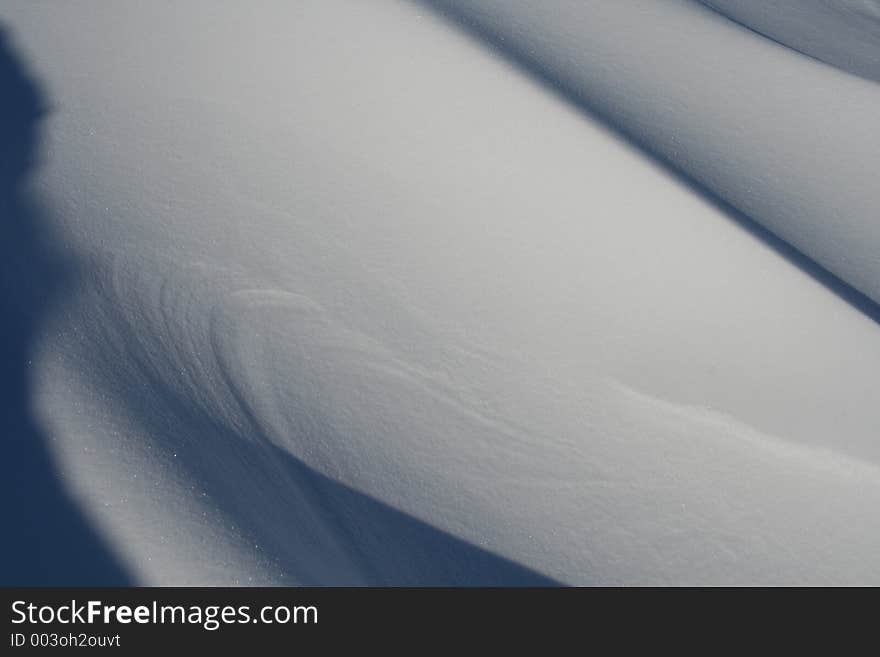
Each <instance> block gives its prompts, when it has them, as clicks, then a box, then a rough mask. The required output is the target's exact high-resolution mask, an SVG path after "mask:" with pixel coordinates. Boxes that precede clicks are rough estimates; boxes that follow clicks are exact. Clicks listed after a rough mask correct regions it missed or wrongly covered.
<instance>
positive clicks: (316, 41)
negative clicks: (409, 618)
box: [2, 0, 880, 584]
mask: <svg viewBox="0 0 880 657" xmlns="http://www.w3.org/2000/svg"><path fill="white" fill-rule="evenodd" d="M438 4H439V3H438ZM443 4H444V5H446V7H445V9H447V10H448V12H451V13H446V14H445V15H444V16H441V15H440V14H438V13H437V12H435V11H434V6H433V5H432V6H428V5H424V4H413V3H404V2H360V1H359V0H333V1H330V0H320V1H317V0H316V1H315V2H305V1H304V2H297V3H288V2H278V3H268V2H267V3H260V5H259V8H247V9H246V8H244V5H243V4H242V3H239V2H228V3H219V2H186V3H173V5H172V4H171V3H169V4H167V5H166V4H165V3H161V2H151V3H134V2H131V3H112V4H110V3H98V2H94V3H92V2H77V3H63V4H58V3H52V4H49V3H45V4H44V3H32V2H25V1H20V2H18V1H14V2H9V3H6V4H5V5H4V8H3V11H2V20H3V21H4V22H6V23H7V25H8V26H9V27H10V29H11V30H12V31H13V32H14V35H15V37H16V43H17V44H18V46H19V47H20V49H21V51H22V53H24V55H25V56H26V57H27V59H28V61H29V62H30V63H31V65H32V67H33V70H34V72H35V74H36V75H37V78H38V79H39V80H40V81H41V83H42V85H43V86H44V87H45V91H46V92H47V93H48V94H49V95H50V97H51V100H52V102H53V107H54V111H53V113H52V115H51V117H50V118H49V120H48V121H47V123H46V126H45V134H44V144H43V147H44V148H43V153H42V159H41V165H40V167H39V168H38V170H37V171H36V172H35V176H34V180H33V184H32V186H31V190H32V193H33V194H34V195H35V196H39V197H41V198H42V199H43V201H44V203H45V204H46V205H47V207H48V208H49V209H50V211H49V213H48V217H47V218H46V221H48V222H51V225H52V229H53V231H54V232H55V234H56V235H57V240H58V241H59V243H60V244H62V245H63V247H64V249H65V250H66V252H68V253H70V254H71V255H73V256H75V257H76V259H77V261H78V263H79V275H78V278H77V280H76V283H75V293H71V294H70V295H69V297H68V298H66V299H65V301H64V303H62V304H59V305H58V307H57V308H56V309H55V313H54V314H53V317H52V320H51V322H48V323H47V324H46V325H45V326H44V327H43V332H42V333H41V336H40V340H39V342H38V344H39V348H38V350H37V351H36V353H35V354H34V355H33V358H34V370H35V392H34V396H35V412H36V414H37V416H38V418H39V420H40V422H41V423H42V425H43V426H44V427H45V429H46V432H47V434H48V435H49V436H51V441H50V443H51V448H52V452H53V455H54V457H55V462H56V465H57V467H58V469H59V472H60V473H61V476H62V477H63V481H64V482H65V483H66V485H67V486H68V487H69V489H70V490H71V491H72V493H73V494H74V495H75V497H76V499H77V500H78V502H79V504H80V505H81V506H82V508H83V509H84V510H85V512H86V513H87V514H88V517H89V518H90V520H91V521H92V522H93V523H94V524H95V525H96V526H97V527H99V528H100V530H101V533H102V535H103V536H104V537H105V538H106V540H107V541H108V543H109V544H110V545H111V546H112V547H113V549H114V551H115V552H116V553H118V554H119V555H120V557H121V558H122V559H123V560H124V561H125V563H126V564H127V566H128V567H129V568H130V569H131V570H132V572H133V573H134V574H135V576H136V579H137V580H138V581H140V582H143V583H147V584H224V583H279V584H293V583H320V584H341V583H347V584H363V583H398V584H399V583H419V584H436V583H443V584H473V583H543V582H548V581H557V582H562V583H566V584H620V583H636V584H661V583H663V584H684V583H688V584H707V583H733V584H736V583H739V584H742V583H775V584H781V583H788V584H791V583H837V584H848V583H878V573H880V552H878V550H877V549H876V546H877V544H878V541H880V524H878V522H876V515H877V509H878V508H880V443H878V440H877V438H878V434H877V428H878V426H880V408H878V406H877V403H876V400H877V399H878V396H880V382H878V377H877V372H878V371H880V330H878V324H877V323H876V321H875V320H874V319H872V317H871V316H870V315H869V314H865V313H864V312H862V310H860V309H858V308H856V307H854V306H853V305H851V304H850V303H849V302H848V301H847V300H846V299H844V298H843V297H841V296H840V295H839V294H837V292H836V291H835V290H834V289H831V288H829V287H828V286H826V285H824V284H823V283H822V282H820V281H818V280H817V279H816V278H815V277H813V276H811V275H809V273H808V272H807V271H805V270H804V268H805V267H806V268H807V269H809V264H807V265H804V263H801V265H800V266H799V265H796V264H793V262H792V261H791V259H790V258H787V257H784V256H783V255H781V254H780V253H779V252H778V250H777V249H775V248H773V247H772V246H771V245H769V244H768V242H767V241H766V240H765V239H763V238H762V237H761V236H759V235H756V234H755V233H754V232H753V231H751V230H747V229H746V228H744V225H743V224H742V223H741V219H742V217H739V218H738V217H737V216H733V214H732V213H730V212H729V211H728V210H725V209H722V208H720V207H719V206H718V205H717V204H715V203H713V202H711V201H709V200H707V199H706V197H705V196H703V195H702V194H699V193H697V192H696V191H695V188H694V186H693V185H689V184H687V183H686V182H685V181H683V180H682V179H681V178H680V177H677V176H675V175H672V174H670V173H669V172H668V171H667V170H666V169H664V168H663V167H662V166H660V165H658V164H657V163H656V162H655V161H654V160H652V159H650V158H649V157H647V156H646V155H645V153H644V152H643V151H641V150H639V149H638V148H636V147H634V145H633V144H630V143H625V142H623V141H622V140H621V139H619V138H618V137H617V136H615V134H612V133H611V132H609V131H608V129H607V127H606V126H605V125H604V124H603V123H602V122H600V121H599V119H597V116H599V117H601V118H602V119H603V120H605V121H607V122H610V123H611V124H613V125H614V126H615V127H618V128H620V129H622V130H623V131H625V132H626V134H627V135H629V136H630V137H631V138H633V140H634V141H635V142H637V143H638V144H640V145H642V146H644V147H645V148H646V149H648V150H649V151H650V152H652V153H654V154H657V155H659V156H660V157H661V158H662V159H663V160H664V161H666V162H669V163H672V164H673V165H674V167H675V168H676V169H677V170H678V171H679V172H684V173H685V174H687V175H688V176H690V177H692V179H693V180H694V181H696V182H697V183H698V184H699V185H701V186H703V187H705V188H707V189H709V190H710V191H711V192H712V193H715V194H717V195H718V196H720V197H721V198H723V199H724V200H726V201H727V202H729V203H730V204H731V205H732V206H734V207H735V208H737V209H738V210H740V211H741V212H743V213H745V214H746V215H748V217H750V218H752V219H754V220H755V221H758V222H760V223H761V224H763V225H765V226H767V227H768V228H769V229H770V230H772V231H773V232H774V233H776V234H777V235H779V236H781V237H782V238H784V239H785V240H786V241H787V242H789V243H791V244H793V245H794V246H795V247H796V248H798V249H800V250H802V251H803V252H804V253H806V254H807V255H808V256H810V257H811V258H814V259H815V260H817V261H818V262H820V263H821V264H822V265H823V266H824V267H827V268H828V269H829V270H831V271H832V272H834V273H835V274H837V275H838V276H840V277H841V278H843V279H845V280H846V281H847V282H849V283H850V284H852V285H853V286H855V287H856V288H857V289H859V290H861V291H862V292H863V293H864V294H866V295H868V296H870V297H871V298H873V299H874V300H880V260H878V258H877V253H878V244H880V226H878V222H877V221H876V212H877V208H878V201H880V196H878V193H880V186H878V185H877V178H876V171H877V164H878V154H880V130H878V127H877V121H876V119H877V107H878V102H880V87H877V85H876V83H874V82H872V81H869V80H866V79H863V78H860V77H856V76H852V75H850V74H848V73H845V72H843V71H840V70H837V69H835V68H832V67H829V66H826V65H825V64H823V63H820V62H818V61H816V60H814V59H811V58H807V57H805V56H803V55H801V54H799V53H796V52H794V51H792V50H791V49H789V48H785V47H783V46H780V45H778V44H776V43H773V42H771V41H769V40H767V39H764V38H763V37H761V36H758V35H756V34H754V33H753V32H750V31H748V30H746V29H744V28H743V27H741V26H739V25H737V24H735V23H733V22H731V21H728V20H727V19H726V18H724V17H722V16H720V15H718V14H717V13H715V12H713V11H711V10H709V9H707V8H706V7H704V6H703V5H701V4H699V3H696V2H680V1H677V0H663V1H659V0H658V1H656V2H631V1H626V0H607V1H592V2H577V3H575V2H562V1H557V2H543V3H527V2H510V1H505V2H501V1H499V2H494V1H493V0H481V1H480V2H473V3H471V2H464V0H454V1H451V2H449V3H443ZM172 7H173V9H172ZM449 16H457V17H459V18H462V19H463V20H465V21H466V22H469V24H470V25H471V26H474V25H476V26H477V27H479V30H480V33H481V34H482V36H483V37H484V38H485V39H487V40H488V42H494V43H496V45H497V44H500V45H501V46H502V49H501V50H499V49H498V48H495V47H490V46H489V44H488V43H487V41H481V40H480V39H479V38H475V37H476V36H477V35H476V33H474V32H471V33H467V31H466V30H462V29H460V27H461V26H460V25H458V24H456V23H455V22H454V21H449V20H448V18H449ZM828 38H829V39H830V36H829V37H828ZM526 69H528V71H529V72H527V70H526ZM535 73H540V74H541V75H543V76H544V77H543V83H542V81H541V80H538V79H536V78H535V76H534V74H535ZM548 82H549V84H546V83H548ZM559 89H562V90H563V91H564V93H562V94H560V93H558V90H559ZM591 111H595V112H596V113H597V116H594V115H593V114H590V112H591Z"/></svg>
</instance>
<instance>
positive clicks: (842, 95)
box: [428, 0, 880, 302]
mask: <svg viewBox="0 0 880 657" xmlns="http://www.w3.org/2000/svg"><path fill="white" fill-rule="evenodd" d="M428 4H429V5H431V6H436V7H439V8H441V9H443V10H444V11H445V12H447V13H448V14H450V15H451V16H453V17H455V18H456V19H457V20H459V21H460V22H461V23H463V24H464V25H466V26H468V27H469V28H471V29H476V30H477V31H478V32H479V37H480V38H481V39H482V40H484V41H487V42H489V43H491V44H494V45H495V46H496V47H497V48H499V49H500V50H501V51H502V52H504V53H506V54H507V55H509V56H513V57H514V58H516V59H517V60H519V61H521V62H523V63H524V64H525V65H526V67H527V68H529V69H531V70H532V71H533V72H534V73H536V74H537V75H538V76H539V77H541V78H542V79H544V80H545V81H546V82H547V83H549V84H550V85H551V86H555V87H557V88H561V89H563V90H564V92H565V93H566V94H568V95H569V96H570V97H572V98H573V99H574V100H575V101H576V102H577V103H578V104H580V105H582V106H584V107H586V108H587V109H588V110H590V111H594V112H596V113H597V114H599V115H600V116H601V117H602V118H603V119H604V120H605V121H607V122H608V123H610V124H611V125H612V126H614V127H615V128H618V129H619V130H621V131H622V132H623V133H625V134H626V135H628V136H629V137H631V138H632V139H633V140H635V142H636V143H638V144H639V145H640V146H642V147H644V148H646V149H647V150H648V151H649V152H651V153H653V154H655V155H657V156H658V157H659V158H661V159H662V160H663V161H664V162H666V163H668V164H670V165H671V166H672V167H674V168H675V169H677V170H678V171H680V172H682V173H683V174H684V175H685V176H687V177H688V178H689V179H690V180H693V181H695V182H696V183H697V184H698V185H699V186H702V187H703V188H704V189H706V190H708V191H709V192H710V193H712V194H714V195H717V196H718V197H720V198H721V199H722V200H723V201H726V202H727V203H729V204H730V205H731V206H733V207H734V208H736V209H737V210H739V211H741V212H742V213H744V214H745V215H746V216H747V217H749V218H751V219H753V220H755V221H757V222H758V223H760V224H762V225H763V226H764V227H766V228H767V229H769V230H770V231H772V232H773V233H775V234H776V235H778V236H779V237H781V238H782V239H783V240H785V241H786V242H788V243H790V244H792V245H793V246H794V247H795V248H797V249H799V250H800V251H801V252H803V253H804V254H806V255H807V256H809V257H810V258H812V259H813V260H815V261H816V262H818V263H819V264H820V265H821V266H822V267H824V268H826V269H828V270H829V271H831V272H832V273H834V274H835V275H837V276H838V277H840V278H841V279H843V280H844V281H846V282H847V283H849V284H850V285H852V286H853V287H855V288H856V289H857V290H859V291H861V292H862V293H863V294H865V295H867V296H868V297H870V298H871V299H873V300H874V302H880V255H878V254H880V221H878V216H880V214H878V213H880V210H878V208H880V186H878V185H877V175H876V171H877V168H878V165H880V131H878V130H877V118H876V117H877V113H878V109H880V86H878V85H877V84H876V83H875V82H874V81H871V80H865V79H861V78H857V77H855V76H851V75H847V74H844V73H842V72H840V71H837V70H835V69H833V68H830V67H827V66H824V65H822V64H820V63H818V62H816V61H815V60H813V59H811V58H809V57H804V56H803V55H801V54H800V53H798V52H796V51H794V50H791V49H790V48H786V47H783V46H781V45H779V44H777V43H774V42H773V41H770V40H768V39H765V38H762V37H760V36H758V35H757V34H755V33H754V32H751V31H749V30H747V29H744V28H743V27H742V26H740V25H738V24H737V23H734V22H731V21H729V20H727V19H726V18H724V17H723V16H721V15H720V14H718V13H716V12H714V11H712V10H710V9H707V8H706V7H705V6H702V5H700V4H699V3H697V2H692V1H691V0H664V1H662V2H647V3H646V2H642V1H641V0H588V1H586V2H583V1H581V0H551V1H550V2H542V3H533V2H517V1H513V2H511V1H508V0H485V1H484V0H431V1H429V2H428ZM720 4H722V5H724V6H725V7H733V6H734V5H735V6H736V7H737V8H740V9H742V11H743V12H745V8H746V6H751V4H748V3H720ZM753 4H758V3H753ZM760 4H761V5H762V6H763V7H765V10H764V12H763V13H762V15H765V14H769V13H770V12H771V10H770V9H769V7H770V5H771V4H772V5H773V7H774V9H773V11H774V12H779V16H780V18H779V19H778V20H779V23H780V24H781V23H782V22H783V21H784V22H785V24H786V26H787V27H786V30H790V32H789V31H786V35H788V34H789V33H790V34H792V35H794V34H795V33H796V32H798V30H799V27H798V22H797V21H798V20H799V19H797V18H796V16H797V15H798V14H797V13H795V12H789V13H786V12H785V9H784V7H785V6H787V5H789V4H792V3H784V4H783V6H780V5H778V4H777V3H760ZM798 4H801V3H798ZM816 4H817V3H812V2H807V3H803V7H802V9H803V12H810V9H809V8H811V7H813V8H814V11H812V12H811V13H817V12H819V9H818V8H815V5H816ZM834 7H836V8H838V9H839V10H840V12H844V11H845V10H846V9H849V10H851V12H853V13H855V12H856V10H857V9H858V8H859V7H861V13H862V14H865V19H864V21H862V22H859V21H858V19H857V17H855V16H841V17H840V18H839V20H838V19H835V20H832V19H831V18H829V16H837V13H836V12H835V10H834V9H833V8H834ZM755 11H757V10H755ZM792 13H794V15H795V18H793V17H792ZM876 14H877V11H876V6H875V5H874V4H873V3H868V2H864V3H861V4H859V3H856V2H852V3H849V2H839V3H831V4H830V5H828V7H827V9H826V10H824V13H823V14H822V17H817V18H816V20H815V21H814V22H813V23H812V24H813V25H814V26H815V27H818V25H819V24H821V25H822V31H823V39H824V41H825V42H828V43H830V42H834V43H836V44H841V45H840V47H841V48H844V49H849V48H850V47H852V48H853V49H854V50H857V51H858V52H859V53H863V55H862V56H860V57H856V56H855V55H854V56H853V57H851V58H848V55H844V54H840V55H836V56H835V59H836V58H837V57H843V58H846V59H847V61H848V62H850V63H851V65H852V66H856V67H858V69H859V71H862V72H866V71H874V72H875V73H876V71H877V70H878V69H877V68H876V63H877V56H878V50H877V48H876V45H875V44H876V38H875V36H871V37H868V36H867V35H876V34H877V32H876V26H877V22H876ZM789 20H791V22H789ZM774 24H775V23H774ZM856 25H857V26H858V27H854V26H856ZM780 29H781V28H780ZM853 32H857V34H859V35H861V36H862V40H861V41H858V40H856V41H854V40H853V39H854V37H853ZM792 38H794V37H793V36H792ZM866 39H868V40H872V41H871V44H872V45H870V46H865V47H864V48H862V47H860V46H859V45H858V44H860V43H862V42H864V41H865V40H866ZM796 42H797V43H800V41H799V40H796ZM844 44H852V45H851V46H850V45H844ZM817 48H820V50H821V47H820V46H817ZM847 51H848V50H847ZM822 52H824V51H822ZM817 56H819V55H818V54H817ZM866 67H868V68H866ZM866 74H867V73H866Z"/></svg>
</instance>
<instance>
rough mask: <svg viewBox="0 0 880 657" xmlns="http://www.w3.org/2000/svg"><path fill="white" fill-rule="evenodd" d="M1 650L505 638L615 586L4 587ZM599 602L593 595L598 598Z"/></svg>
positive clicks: (564, 619) (607, 597) (557, 618)
mask: <svg viewBox="0 0 880 657" xmlns="http://www.w3.org/2000/svg"><path fill="white" fill-rule="evenodd" d="M0 590H2V598H3V608H4V609H3V614H2V615H3V619H4V620H3V622H4V630H5V634H4V637H3V643H4V644H5V646H4V647H3V648H2V650H0V652H2V653H3V654H15V653H16V652H17V651H22V650H33V649H62V648H63V649H70V648H103V649H107V650H117V651H121V652H122V654H127V652H128V651H130V650H133V649H135V648H136V649H138V650H141V649H151V648H152V649H162V648H172V649H174V648H183V647H192V648H198V649H200V650H201V649H206V650H207V649H215V648H216V649H224V650H226V649H244V648H253V647H258V646H277V645H285V644H287V645H290V646H291V647H296V646H303V645H317V646H329V645H334V644H336V645H345V644H346V642H351V641H352V640H354V641H355V643H357V642H358V641H359V640H363V639H367V638H370V639H371V640H376V639H378V640H380V641H384V640H385V639H395V638H396V639H397V641H395V642H399V640H400V639H401V638H402V637H405V636H410V635H411V634H412V633H413V632H415V633H417V634H418V635H420V636H421V637H422V640H423V641H424V640H427V641H429V642H433V641H436V640H445V641H448V640H449V639H450V638H452V637H467V636H471V635H473V633H474V632H478V633H480V634H483V635H492V634H493V633H496V632H503V633H504V635H505V636H506V637H507V638H510V637H511V636H513V637H515V636H517V635H518V634H520V633H533V632H535V631H536V630H540V631H541V632H544V631H554V630H565V629H567V630H573V629H576V628H580V627H583V624H584V622H585V618H586V617H585V614H587V615H589V614H590V608H591V607H592V606H595V605H594V603H599V605H598V606H599V607H604V608H605V610H606V611H607V610H609V607H608V605H609V604H612V605H613V599H615V598H616V599H617V601H618V602H619V603H620V604H619V606H618V610H619V611H621V612H623V611H624V608H623V603H624V600H623V598H622V592H621V591H613V590H606V591H604V592H603V593H600V591H598V590H596V591H594V592H592V593H591V592H589V591H587V590H576V589H394V588H387V589H379V588H357V589H354V588H352V589H345V588H115V589H103V588H96V589H92V588H71V589H66V588H52V589H41V588H5V589H0ZM600 595H601V598H602V600H601V601H600V599H599V596H600Z"/></svg>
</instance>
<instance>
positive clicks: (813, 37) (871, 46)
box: [702, 0, 880, 82]
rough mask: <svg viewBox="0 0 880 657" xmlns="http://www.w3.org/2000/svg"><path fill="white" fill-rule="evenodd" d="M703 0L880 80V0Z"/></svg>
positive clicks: (747, 23) (762, 30) (806, 51)
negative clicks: (767, 0)
mask: <svg viewBox="0 0 880 657" xmlns="http://www.w3.org/2000/svg"><path fill="white" fill-rule="evenodd" d="M702 2H703V4H705V5H708V6H709V7H712V8H713V9H717V10H718V11H719V12H721V13H722V14H724V15H725V16H727V17H728V18H730V19H732V20H735V21H736V22H738V23H740V24H741V25H744V26H745V27H748V28H750V29H752V30H755V31H756V32H759V33H760V34H763V35H765V36H767V37H769V38H771V39H774V40H775V41H778V42H779V43H781V44H783V45H786V46H788V47H789V48H794V49H795V50H797V51H799V52H802V53H804V54H806V55H810V56H811V57H815V58H816V59H820V60H822V61H823V62H827V63H828V64H831V65H832V66H837V67H838V68H840V69H842V70H844V71H849V72H850V73H854V74H855V75H861V76H862V77H865V78H868V79H870V80H875V81H878V82H880V2H877V0H775V2H772V3H769V2H763V1H762V0H702Z"/></svg>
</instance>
